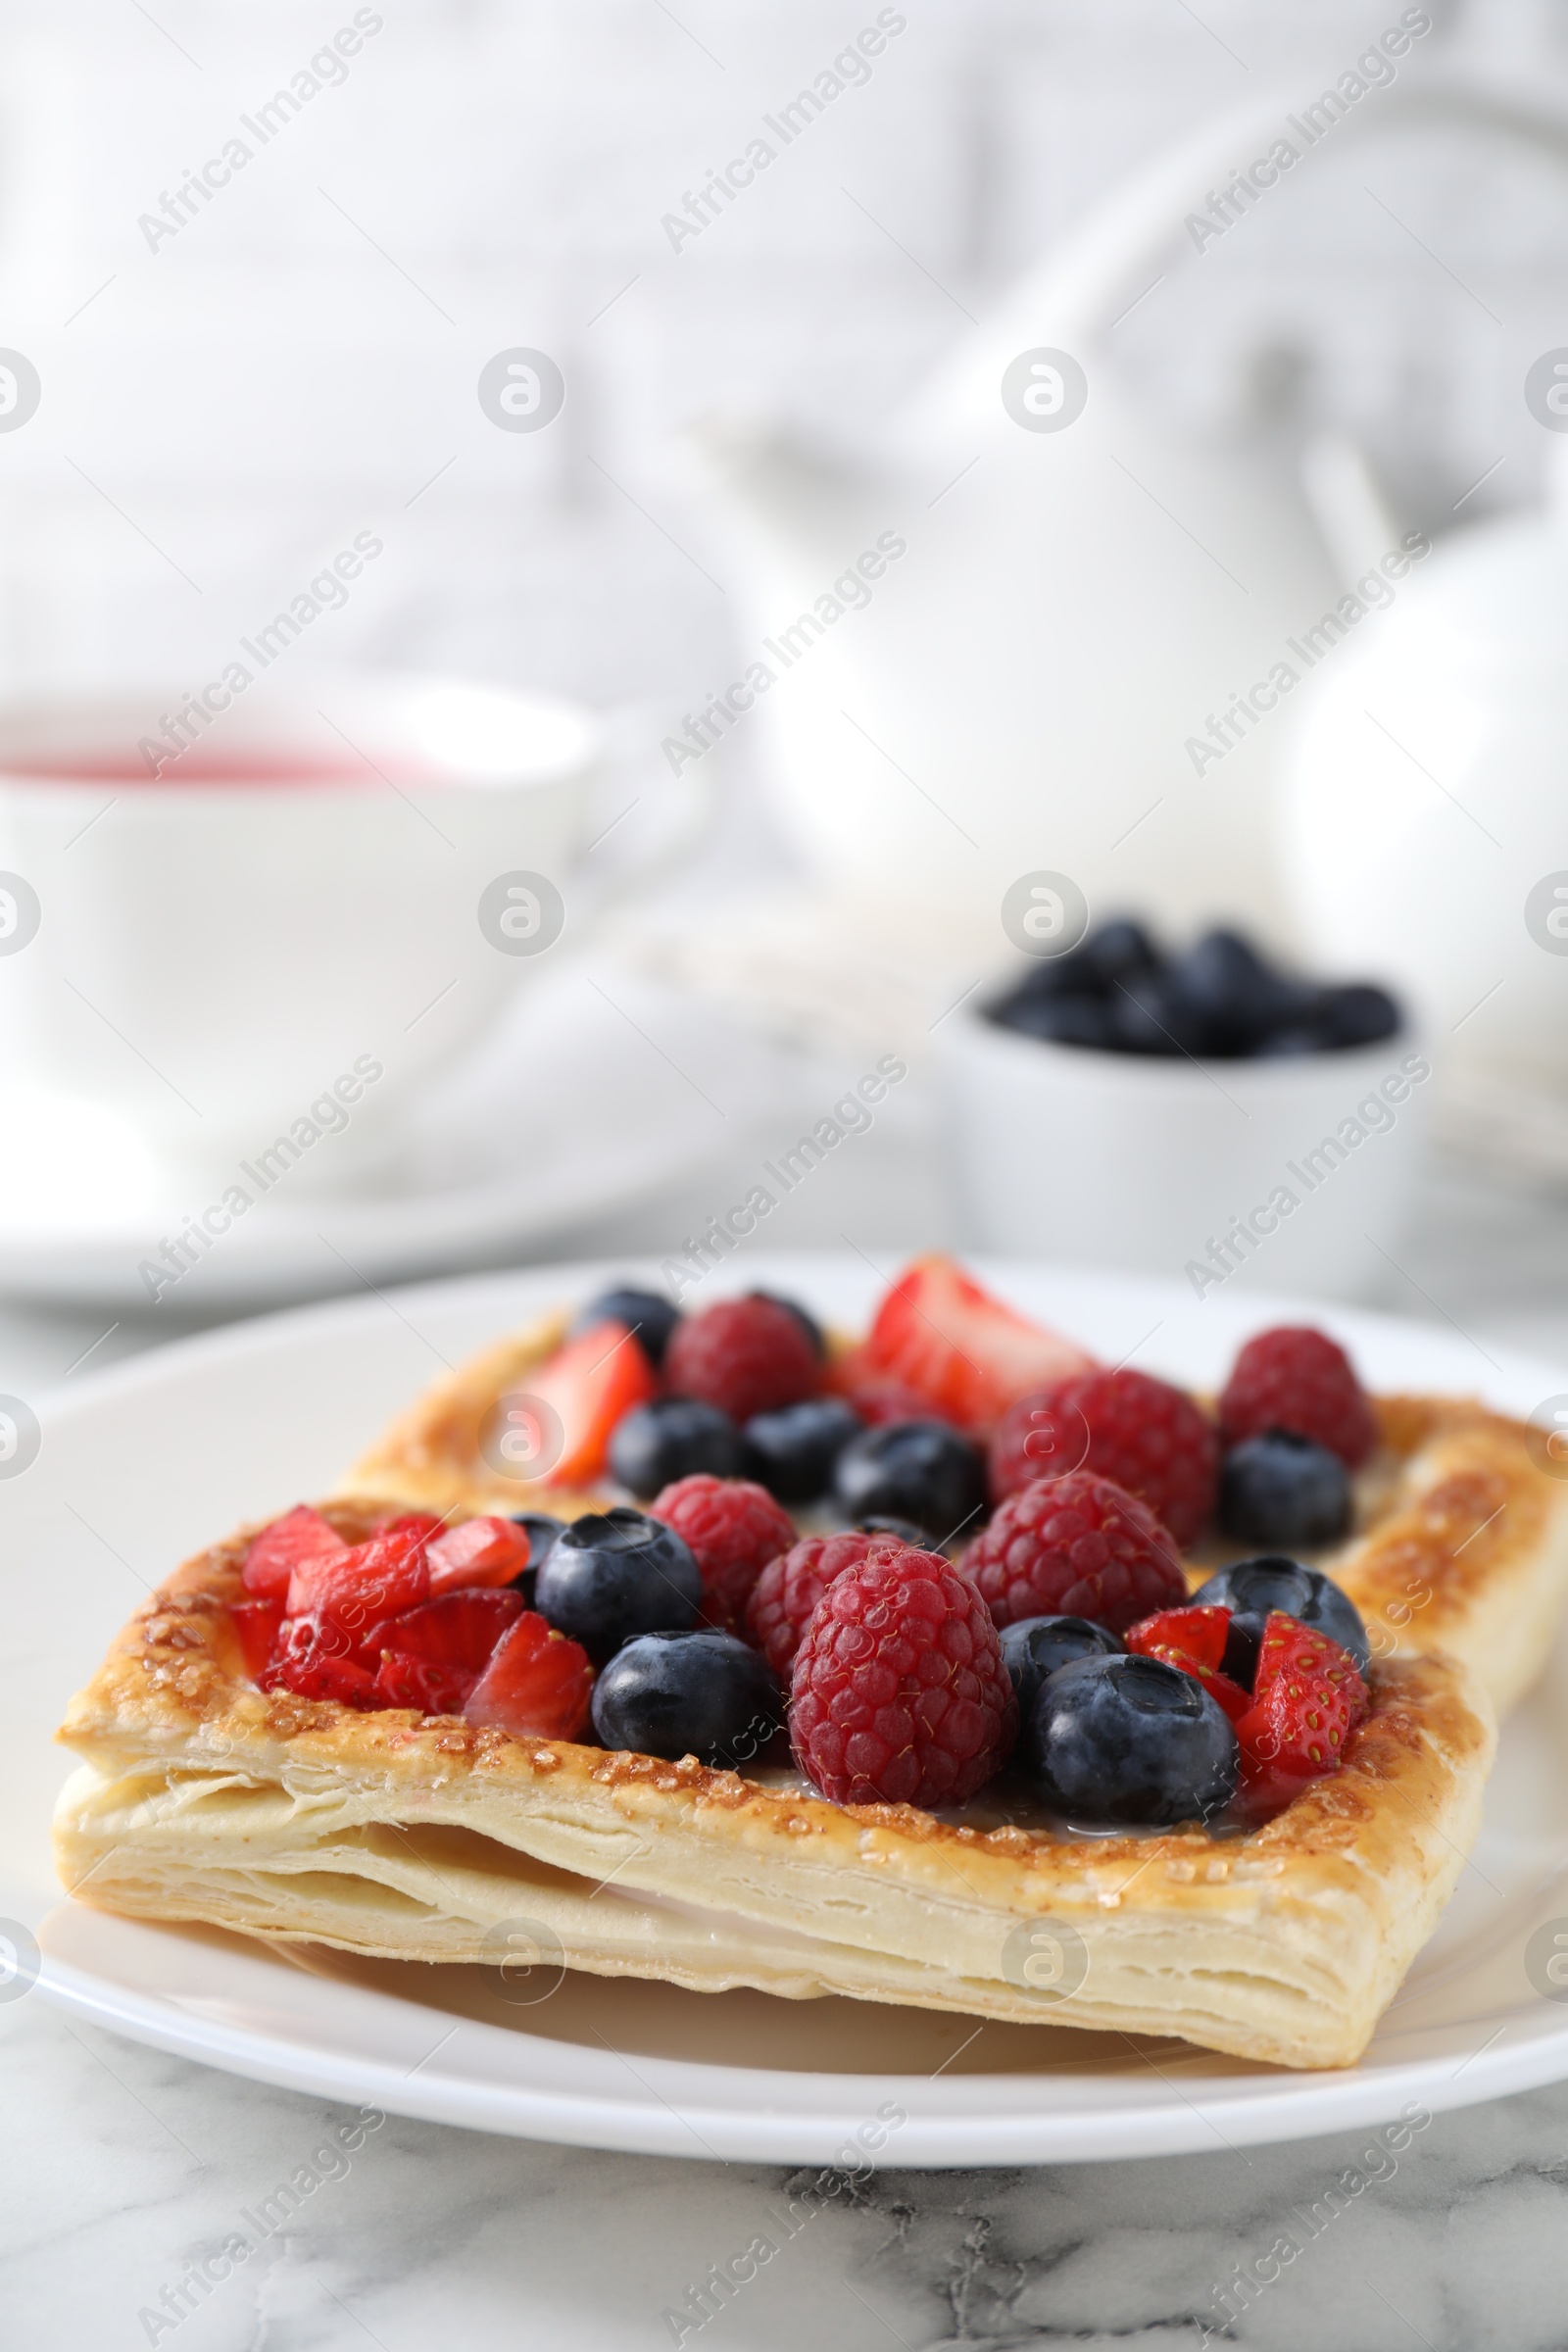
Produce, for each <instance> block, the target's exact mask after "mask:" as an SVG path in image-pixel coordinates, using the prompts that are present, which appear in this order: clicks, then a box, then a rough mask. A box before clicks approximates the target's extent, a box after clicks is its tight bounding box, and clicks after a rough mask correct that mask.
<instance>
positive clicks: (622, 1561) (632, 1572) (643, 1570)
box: [534, 1506, 703, 1666]
mask: <svg viewBox="0 0 1568 2352" xmlns="http://www.w3.org/2000/svg"><path fill="white" fill-rule="evenodd" d="M702 1602H703V1578H702V1571H701V1570H700V1569H699V1567H698V1565H697V1562H696V1560H695V1559H694V1557H693V1556H692V1553H691V1550H690V1548H689V1546H688V1545H687V1544H685V1543H683V1542H682V1540H681V1538H680V1537H679V1536H677V1535H676V1533H675V1531H674V1529H673V1528H671V1527H665V1526H664V1525H663V1523H662V1521H661V1520H658V1519H650V1518H647V1517H646V1516H645V1515H644V1514H643V1512H641V1511H631V1510H627V1509H625V1508H624V1507H621V1506H617V1507H616V1508H615V1509H614V1510H611V1511H589V1512H587V1513H586V1514H585V1515H584V1516H583V1517H582V1518H581V1519H574V1520H573V1521H572V1523H571V1525H570V1526H569V1527H568V1528H567V1529H566V1531H565V1533H564V1535H563V1536H562V1537H561V1539H560V1541H559V1542H558V1543H557V1544H556V1545H555V1547H554V1548H553V1550H552V1551H551V1553H550V1555H549V1557H548V1558H547V1559H546V1561H545V1563H544V1566H543V1567H542V1568H541V1569H540V1571H539V1574H538V1578H537V1580H536V1582H535V1585H534V1606H535V1608H536V1609H537V1610H538V1611H539V1614H540V1615H541V1616H542V1617H543V1618H545V1619H546V1621H547V1622H548V1623H549V1624H551V1625H553V1626H554V1627H555V1629H556V1631H557V1632H558V1633H561V1634H566V1635H569V1636H570V1638H571V1640H572V1641H573V1642H581V1644H582V1646H583V1648H584V1649H585V1650H586V1651H587V1652H588V1655H589V1656H590V1658H592V1659H593V1661H594V1663H595V1665H596V1666H598V1665H603V1664H604V1662H605V1660H606V1659H607V1658H612V1657H613V1656H614V1654H615V1652H616V1650H618V1649H619V1648H620V1647H621V1646H622V1644H623V1643H625V1642H630V1641H632V1640H634V1639H635V1638H636V1636H638V1635H639V1634H658V1633H686V1632H688V1631H689V1630H690V1629H691V1628H692V1627H693V1626H695V1624H696V1623H697V1614H698V1611H699V1609H700V1608H701V1607H702Z"/></svg>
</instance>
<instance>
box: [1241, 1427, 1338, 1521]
mask: <svg viewBox="0 0 1568 2352" xmlns="http://www.w3.org/2000/svg"><path fill="white" fill-rule="evenodd" d="M1351 1500H1352V1498H1351V1494H1350V1474H1349V1472H1348V1470H1347V1468H1346V1466H1345V1464H1344V1462H1343V1461H1342V1460H1341V1459H1340V1457H1339V1455H1338V1454H1337V1453H1331V1452H1330V1451H1329V1449H1328V1447H1327V1446H1319V1445H1316V1444H1314V1442H1313V1441H1312V1439H1310V1438H1303V1437H1300V1436H1299V1435H1298V1433H1297V1432H1296V1431H1295V1430H1290V1429H1270V1430H1264V1431H1263V1432H1261V1434H1260V1435H1258V1436H1257V1437H1254V1438H1244V1439H1243V1440H1242V1443H1241V1444H1240V1445H1239V1446H1232V1447H1231V1449H1230V1451H1229V1452H1228V1453H1227V1454H1226V1455H1225V1458H1224V1460H1223V1461H1222V1463H1221V1464H1220V1474H1219V1523H1220V1526H1221V1527H1222V1528H1223V1529H1224V1531H1225V1533H1226V1534H1227V1535H1228V1536H1236V1537H1239V1538H1240V1540H1241V1542H1242V1543H1244V1544H1269V1545H1271V1546H1276V1545H1277V1546H1278V1547H1280V1548H1281V1549H1284V1548H1286V1547H1287V1546H1289V1547H1290V1548H1292V1549H1295V1548H1297V1547H1303V1548H1305V1549H1308V1550H1310V1549H1311V1548H1312V1547H1313V1546H1314V1545H1317V1544H1337V1543H1339V1541H1340V1539H1341V1538H1342V1537H1343V1536H1347V1535H1348V1534H1349V1532H1350V1515H1351Z"/></svg>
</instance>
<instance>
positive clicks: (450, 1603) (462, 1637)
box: [375, 1590, 522, 1683]
mask: <svg viewBox="0 0 1568 2352" xmlns="http://www.w3.org/2000/svg"><path fill="white" fill-rule="evenodd" d="M521 1615H522V1594H521V1593H492V1592H484V1591H482V1590H479V1591H474V1592H469V1593H442V1595H441V1597H440V1599H439V1600H426V1601H421V1602H420V1604H419V1606H418V1607H417V1609H408V1610H405V1612H404V1613H403V1615H402V1616H400V1617H388V1618H387V1619H386V1621H385V1622H384V1624H381V1625H378V1626H377V1627H376V1629H375V1641H376V1648H377V1650H378V1651H379V1652H381V1653H382V1654H383V1655H384V1654H386V1653H387V1652H394V1653H395V1654H396V1655H398V1656H400V1657H408V1658H422V1659H424V1660H425V1662H426V1663H427V1664H429V1665H433V1666H446V1667H450V1668H451V1669H452V1670H453V1672H454V1673H457V1674H466V1676H467V1678H468V1681H469V1682H470V1683H476V1682H477V1681H478V1679H479V1677H480V1675H481V1674H483V1672H484V1670H485V1668H486V1666H487V1665H488V1664H489V1662H490V1658H491V1654H492V1652H493V1651H494V1649H495V1646H496V1643H497V1642H499V1641H500V1640H501V1637H502V1635H503V1634H504V1633H506V1632H507V1630H508V1628H509V1627H510V1626H513V1625H515V1623H516V1622H517V1619H518V1618H519V1617H520V1616H521Z"/></svg>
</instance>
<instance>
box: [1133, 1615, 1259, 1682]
mask: <svg viewBox="0 0 1568 2352" xmlns="http://www.w3.org/2000/svg"><path fill="white" fill-rule="evenodd" d="M1230 1625H1231V1613H1230V1611H1229V1609H1219V1608H1201V1609H1156V1610H1155V1611H1154V1614H1153V1615H1152V1617H1144V1618H1141V1619H1140V1620H1139V1622H1138V1624H1137V1625H1135V1626H1131V1627H1129V1629H1128V1631H1127V1632H1126V1633H1125V1634H1123V1636H1122V1640H1123V1642H1125V1643H1126V1645H1127V1647H1128V1648H1129V1649H1132V1650H1137V1651H1138V1652H1139V1653H1140V1654H1141V1655H1142V1656H1144V1657H1146V1658H1153V1657H1163V1655H1164V1654H1165V1651H1166V1650H1167V1649H1176V1650H1180V1651H1181V1653H1182V1657H1183V1658H1184V1659H1185V1660H1190V1661H1191V1662H1192V1663H1193V1664H1194V1665H1197V1666H1207V1667H1208V1668H1209V1669H1210V1671H1211V1672H1213V1673H1215V1674H1217V1673H1218V1672H1219V1669H1220V1667H1221V1666H1222V1665H1223V1664H1224V1662H1225V1637H1226V1635H1227V1634H1228V1633H1229V1632H1230ZM1231 1687H1232V1689H1233V1690H1234V1689H1236V1688H1238V1687H1239V1686H1237V1685H1235V1684H1233V1685H1232V1686H1231Z"/></svg>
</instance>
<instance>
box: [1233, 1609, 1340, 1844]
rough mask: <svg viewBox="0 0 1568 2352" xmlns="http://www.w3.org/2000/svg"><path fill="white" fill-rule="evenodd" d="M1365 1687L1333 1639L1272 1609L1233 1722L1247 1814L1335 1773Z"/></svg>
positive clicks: (1275, 1806)
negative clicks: (1245, 1704)
mask: <svg viewBox="0 0 1568 2352" xmlns="http://www.w3.org/2000/svg"><path fill="white" fill-rule="evenodd" d="M1367 1705H1368V1697H1367V1688H1366V1685H1365V1683H1364V1682H1363V1681H1362V1680H1361V1677H1360V1675H1359V1674H1358V1673H1357V1672H1356V1670H1355V1663H1354V1661H1353V1659H1352V1658H1351V1657H1350V1656H1349V1655H1348V1652H1347V1651H1346V1650H1343V1649H1342V1648H1341V1647H1340V1645H1339V1643H1338V1642H1331V1641H1330V1640H1329V1638H1328V1636H1327V1635H1326V1634H1320V1633H1318V1632H1317V1631H1316V1629H1315V1628H1314V1627H1312V1626H1307V1625H1302V1624H1301V1623H1300V1621H1299V1618H1295V1617H1288V1616H1286V1615H1285V1613H1284V1612H1283V1611H1282V1610H1280V1609H1271V1610H1270V1611H1269V1615H1268V1619H1267V1622H1266V1623H1265V1625H1264V1627H1263V1639H1262V1641H1261V1642H1260V1643H1259V1644H1258V1652H1257V1673H1256V1676H1255V1677H1254V1679H1253V1683H1252V1703H1251V1705H1250V1707H1249V1709H1248V1711H1247V1713H1246V1714H1245V1715H1243V1716H1242V1717H1241V1719H1240V1720H1239V1722H1238V1723H1237V1726H1236V1740H1237V1744H1238V1746H1239V1747H1240V1748H1241V1751H1242V1790H1243V1794H1244V1795H1245V1796H1246V1798H1247V1800H1248V1802H1249V1805H1250V1807H1251V1809H1252V1810H1253V1811H1254V1812H1257V1813H1262V1812H1277V1811H1278V1810H1279V1808H1280V1807H1281V1806H1282V1805H1285V1804H1288V1803H1289V1802H1290V1800H1291V1798H1292V1797H1293V1796H1296V1795H1299V1792H1300V1790H1301V1789H1304V1788H1305V1787H1306V1786H1307V1785H1308V1783H1309V1782H1311V1781H1315V1780H1321V1779H1322V1778H1323V1776H1324V1774H1325V1773H1330V1772H1336V1771H1338V1769H1339V1767H1340V1765H1341V1764H1342V1763H1343V1762H1344V1759H1345V1743H1346V1741H1347V1740H1348V1738H1349V1736H1350V1734H1351V1733H1352V1732H1353V1731H1354V1729H1355V1727H1356V1725H1357V1724H1358V1723H1359V1722H1360V1721H1361V1719H1362V1717H1363V1716H1364V1715H1365V1713H1366V1710H1367Z"/></svg>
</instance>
